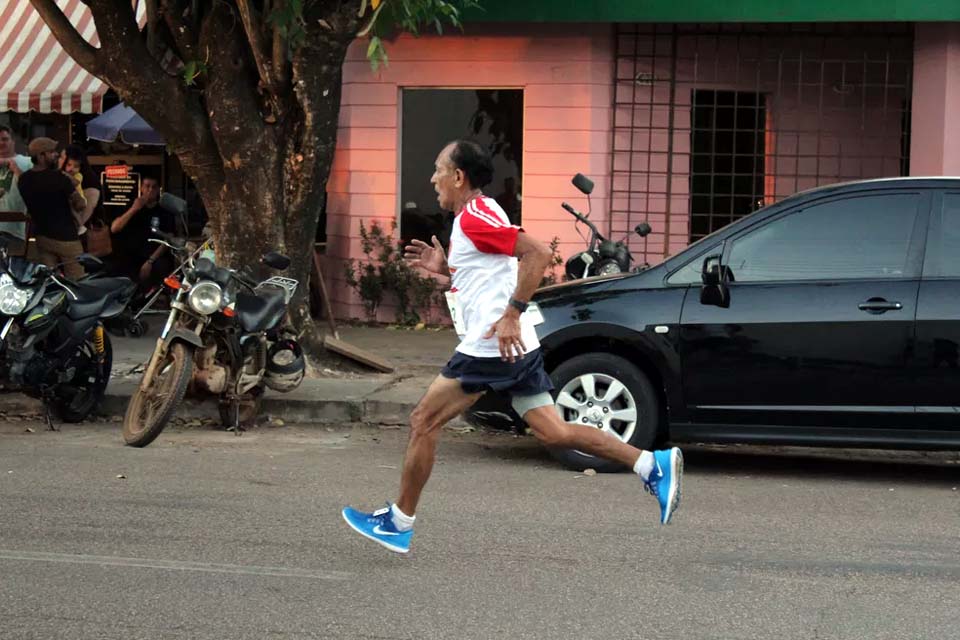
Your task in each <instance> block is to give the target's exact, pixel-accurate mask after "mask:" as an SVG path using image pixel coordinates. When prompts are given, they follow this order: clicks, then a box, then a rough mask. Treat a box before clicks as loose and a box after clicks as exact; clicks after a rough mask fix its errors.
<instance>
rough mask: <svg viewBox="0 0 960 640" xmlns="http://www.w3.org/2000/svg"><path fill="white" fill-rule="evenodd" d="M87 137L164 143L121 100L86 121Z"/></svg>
mask: <svg viewBox="0 0 960 640" xmlns="http://www.w3.org/2000/svg"><path fill="white" fill-rule="evenodd" d="M87 137H88V138H90V139H92V140H99V141H101V142H115V141H116V140H117V138H119V139H120V141H121V142H125V143H126V144H142V145H158V146H163V145H165V144H166V142H165V141H164V139H163V137H162V136H161V135H160V134H159V133H157V132H156V131H154V130H153V127H151V126H150V125H149V124H147V123H146V121H145V120H144V119H143V118H141V117H140V116H139V115H137V112H136V111H134V110H133V109H131V108H130V107H128V106H127V105H125V104H123V103H122V102H121V103H120V104H118V105H117V106H115V107H111V108H109V109H107V110H106V111H104V112H103V113H101V114H100V115H99V116H97V117H96V118H94V119H92V120H90V121H89V122H87Z"/></svg>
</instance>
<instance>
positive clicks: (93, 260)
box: [77, 253, 103, 271]
mask: <svg viewBox="0 0 960 640" xmlns="http://www.w3.org/2000/svg"><path fill="white" fill-rule="evenodd" d="M77 264H79V265H80V266H81V267H83V268H84V269H85V270H86V271H99V270H100V269H102V268H103V260H101V259H100V258H98V257H97V256H94V255H91V254H89V253H81V254H80V255H79V256H77Z"/></svg>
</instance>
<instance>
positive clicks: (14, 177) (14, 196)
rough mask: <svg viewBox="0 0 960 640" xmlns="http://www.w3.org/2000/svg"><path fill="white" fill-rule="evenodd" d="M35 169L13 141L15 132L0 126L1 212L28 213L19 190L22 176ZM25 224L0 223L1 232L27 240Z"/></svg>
mask: <svg viewBox="0 0 960 640" xmlns="http://www.w3.org/2000/svg"><path fill="white" fill-rule="evenodd" d="M32 168H33V163H32V162H30V158H29V157H27V156H24V155H19V154H18V153H17V150H16V145H15V143H14V140H13V130H12V129H11V128H10V127H8V126H7V125H5V124H0V211H16V212H17V213H26V212H27V205H26V204H25V203H24V202H23V198H22V197H20V189H19V188H18V183H19V178H20V174H22V173H23V172H24V171H29V170H30V169H32ZM25 227H26V225H25V224H24V223H23V222H0V231H6V232H8V233H12V234H13V235H15V236H19V237H20V238H26V235H27V230H26V228H25Z"/></svg>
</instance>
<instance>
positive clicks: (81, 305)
mask: <svg viewBox="0 0 960 640" xmlns="http://www.w3.org/2000/svg"><path fill="white" fill-rule="evenodd" d="M69 286H70V290H71V291H73V293H74V294H76V296H77V298H76V299H74V298H73V297H72V296H70V295H69V294H68V295H67V299H68V300H69V306H68V307H67V315H68V316H69V317H70V319H71V320H79V319H80V318H89V317H90V316H95V315H99V314H100V313H101V312H103V309H104V307H106V306H107V305H108V304H109V303H111V302H113V301H114V300H118V299H122V298H124V297H129V296H130V295H132V294H133V292H134V291H135V290H136V284H135V283H134V282H133V281H132V280H130V279H129V278H93V279H90V280H84V281H83V282H77V283H73V284H72V285H69Z"/></svg>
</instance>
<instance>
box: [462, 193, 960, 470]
mask: <svg viewBox="0 0 960 640" xmlns="http://www.w3.org/2000/svg"><path fill="white" fill-rule="evenodd" d="M534 301H535V304H536V306H537V307H538V308H539V311H540V313H541V314H542V316H543V322H542V323H541V324H539V325H538V333H539V336H540V340H541V342H542V347H543V352H544V357H545V361H546V363H547V368H548V371H549V372H550V375H551V376H552V378H553V381H554V384H555V385H556V391H555V396H556V400H557V409H558V411H560V413H561V414H562V415H563V416H564V418H565V419H566V420H567V421H568V422H577V423H582V424H586V425H591V426H594V427H596V428H599V429H603V430H605V431H608V432H610V433H611V434H612V435H614V436H616V437H618V438H620V439H622V440H624V441H627V442H630V443H631V444H633V445H635V446H637V447H642V448H651V447H653V446H654V445H656V444H659V443H661V442H663V441H667V440H669V441H672V442H684V441H687V442H689V441H695V442H723V443H731V442H736V443H747V442H749V443H769V444H793V445H817V446H834V445H835V446H864V447H890V448H907V447H909V448H923V449H934V448H940V449H952V448H960V346H958V345H960V178H897V179H883V180H869V181H863V182H856V183H847V184H841V185H834V186H829V187H822V188H818V189H814V190H811V191H807V192H803V193H800V194H797V195H794V196H792V197H790V198H787V199H785V200H783V201H781V202H779V203H777V204H775V205H772V206H769V207H767V208H765V209H762V210H760V211H757V212H756V213H754V214H752V215H750V216H747V217H745V218H743V219H741V220H739V221H737V222H735V223H733V224H731V225H729V226H728V227H726V228H724V229H722V230H720V231H718V232H716V233H714V234H713V235H710V236H707V237H706V238H704V239H702V240H700V241H698V242H697V243H695V244H693V245H691V246H690V247H688V248H687V249H686V250H685V251H683V252H682V253H680V254H679V255H676V256H674V257H673V258H671V259H669V260H667V261H666V262H664V263H662V264H660V265H658V266H656V267H653V268H651V269H648V270H646V271H643V272H640V273H631V274H622V275H620V276H612V277H601V278H593V279H588V280H580V281H574V282H569V283H565V284H562V285H557V286H554V287H549V288H545V289H541V290H540V291H539V292H538V293H537V295H536V296H535V298H534ZM502 400H503V399H501V398H497V397H494V396H488V397H486V398H484V399H483V400H482V401H481V402H480V403H478V404H477V405H476V406H475V408H474V409H473V410H472V411H471V413H470V414H469V415H468V418H470V419H471V420H473V421H475V422H481V423H486V424H490V423H492V422H497V421H499V422H500V423H501V424H502V423H503V420H504V419H506V420H508V421H512V422H514V423H518V422H519V419H518V417H517V416H516V414H513V413H512V412H511V410H510V409H509V407H508V405H507V404H506V403H505V402H503V401H502ZM553 453H554V455H555V456H556V457H557V458H558V459H560V460H561V461H562V462H564V463H565V464H567V465H569V466H571V467H574V468H581V469H582V468H585V467H593V468H596V469H599V470H610V469H612V467H611V466H610V465H606V464H603V463H602V462H601V461H600V460H598V459H596V458H593V457H591V456H588V455H585V454H583V453H580V452H577V451H555V452H553Z"/></svg>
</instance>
